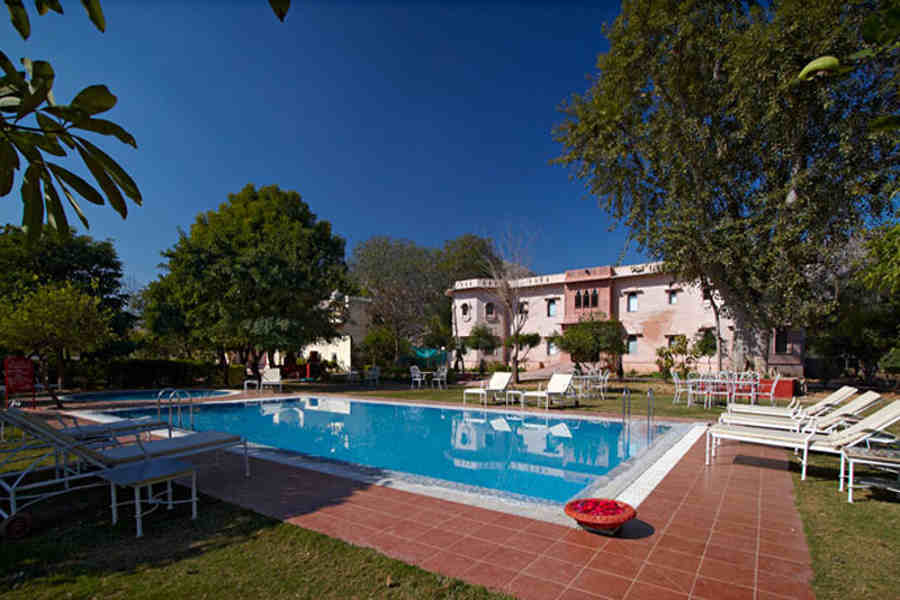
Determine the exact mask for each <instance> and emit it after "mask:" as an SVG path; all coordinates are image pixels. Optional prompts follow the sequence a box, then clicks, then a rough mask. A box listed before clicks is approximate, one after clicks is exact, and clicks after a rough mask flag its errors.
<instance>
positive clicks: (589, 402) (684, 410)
mask: <svg viewBox="0 0 900 600" xmlns="http://www.w3.org/2000/svg"><path fill="white" fill-rule="evenodd" d="M530 387H532V388H534V387H535V386H533V385H532V386H530ZM464 388H465V386H463V385H457V386H450V388H449V389H446V390H438V389H433V388H423V389H409V388H408V387H400V386H385V387H382V388H379V389H375V390H372V389H360V388H356V389H347V390H346V393H347V394H350V395H353V396H357V397H363V398H365V397H370V398H371V397H378V398H392V399H396V400H403V401H407V402H444V403H452V404H462V400H463V389H464ZM628 388H629V389H630V390H631V414H632V415H646V414H647V390H648V389H653V393H654V410H653V414H654V415H655V416H657V417H660V418H665V417H677V418H681V419H696V420H704V421H714V420H716V419H718V417H719V414H720V413H721V412H722V410H721V409H720V408H717V409H712V410H706V409H704V408H703V406H702V405H697V404H694V405H693V406H691V407H688V406H687V405H686V404H685V403H684V401H683V400H681V399H680V400H679V403H678V404H672V386H671V385H666V384H664V383H656V382H654V383H629V384H628ZM520 389H528V386H521V388H520ZM622 390H623V386H622V385H621V384H620V385H612V386H611V389H610V392H609V394H607V399H606V400H601V399H600V398H599V397H592V398H584V399H581V400H580V401H579V407H578V408H572V407H566V409H565V410H566V411H574V412H580V413H587V414H592V413H596V414H606V415H612V416H616V415H621V414H622ZM468 404H469V405H470V406H473V407H476V408H477V407H480V406H481V403H479V402H477V401H476V402H474V403H473V402H472V399H471V397H470V398H469V401H468ZM495 406H496V405H495ZM499 406H501V407H502V406H504V405H503V404H500V405H499ZM518 407H519V405H518V404H516V405H515V408H518ZM529 410H540V411H541V412H543V409H537V408H536V407H535V406H534V405H533V404H531V405H529ZM550 412H551V414H555V413H559V410H558V409H555V408H551V409H550Z"/></svg>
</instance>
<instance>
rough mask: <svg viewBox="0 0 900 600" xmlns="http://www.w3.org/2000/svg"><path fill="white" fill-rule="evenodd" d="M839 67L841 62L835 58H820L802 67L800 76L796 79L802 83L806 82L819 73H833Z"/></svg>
mask: <svg viewBox="0 0 900 600" xmlns="http://www.w3.org/2000/svg"><path fill="white" fill-rule="evenodd" d="M840 66H841V62H840V61H839V60H838V59H837V58H836V57H834V56H820V57H819V58H817V59H815V60H813V61H810V63H809V64H807V65H806V66H805V67H803V70H802V71H800V75H798V76H797V77H798V78H799V79H801V80H803V81H808V80H809V79H812V78H813V77H814V76H816V75H818V74H819V73H833V72H834V71H837V69H838V68H839V67H840Z"/></svg>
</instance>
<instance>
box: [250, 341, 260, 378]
mask: <svg viewBox="0 0 900 600" xmlns="http://www.w3.org/2000/svg"><path fill="white" fill-rule="evenodd" d="M259 358H260V353H259V352H257V351H256V348H251V349H250V353H249V359H250V370H251V371H252V372H253V378H254V379H256V381H262V373H260V372H259Z"/></svg>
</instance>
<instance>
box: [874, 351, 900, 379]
mask: <svg viewBox="0 0 900 600" xmlns="http://www.w3.org/2000/svg"><path fill="white" fill-rule="evenodd" d="M878 366H879V367H881V370H882V371H884V372H885V373H890V374H891V375H898V374H900V346H897V347H896V348H892V349H891V351H890V352H888V353H887V354H885V355H884V356H882V357H881V360H880V361H879V362H878Z"/></svg>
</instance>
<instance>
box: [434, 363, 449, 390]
mask: <svg viewBox="0 0 900 600" xmlns="http://www.w3.org/2000/svg"><path fill="white" fill-rule="evenodd" d="M447 371H448V368H447V365H441V366H440V367H438V369H437V371H435V372H434V375H432V376H431V386H432V387H434V386H437V388H438V389H441V384H442V383H443V384H444V388H445V389H446V387H447Z"/></svg>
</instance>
